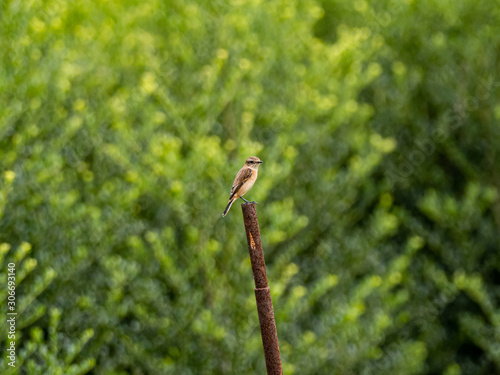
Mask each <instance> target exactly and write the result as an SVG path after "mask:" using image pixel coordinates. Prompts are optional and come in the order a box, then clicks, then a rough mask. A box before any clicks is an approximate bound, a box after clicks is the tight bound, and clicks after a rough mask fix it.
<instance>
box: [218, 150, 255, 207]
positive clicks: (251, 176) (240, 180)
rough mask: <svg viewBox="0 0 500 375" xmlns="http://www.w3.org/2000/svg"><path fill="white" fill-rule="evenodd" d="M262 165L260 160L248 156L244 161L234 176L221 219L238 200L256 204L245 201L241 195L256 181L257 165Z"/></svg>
mask: <svg viewBox="0 0 500 375" xmlns="http://www.w3.org/2000/svg"><path fill="white" fill-rule="evenodd" d="M262 163H263V162H262V160H260V159H259V158H258V157H257V156H250V157H249V158H248V159H247V160H246V161H245V165H243V167H242V168H241V169H240V171H239V172H238V174H237V175H236V178H235V179H234V182H233V186H232V188H231V194H230V195H229V202H228V204H227V207H226V209H225V210H224V213H223V214H222V216H223V217H224V216H226V215H227V213H228V212H229V209H230V208H231V205H232V204H233V203H234V201H235V200H236V199H238V198H241V199H243V200H244V201H245V202H246V203H256V204H258V203H257V202H249V201H247V200H246V199H245V198H243V195H244V194H245V193H246V192H248V190H250V189H251V188H252V186H253V184H254V183H255V180H257V174H258V170H259V165H261V164H262Z"/></svg>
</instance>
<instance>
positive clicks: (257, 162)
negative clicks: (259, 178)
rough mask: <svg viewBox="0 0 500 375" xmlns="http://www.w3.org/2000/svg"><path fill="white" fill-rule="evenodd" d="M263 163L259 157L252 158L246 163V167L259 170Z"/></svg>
mask: <svg viewBox="0 0 500 375" xmlns="http://www.w3.org/2000/svg"><path fill="white" fill-rule="evenodd" d="M261 163H262V160H260V159H259V158H258V157H257V156H250V157H249V158H248V159H247V160H246V161H245V165H247V166H248V167H250V168H252V169H257V168H259V165H260V164H261Z"/></svg>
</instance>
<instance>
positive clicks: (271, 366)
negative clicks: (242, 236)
mask: <svg viewBox="0 0 500 375" xmlns="http://www.w3.org/2000/svg"><path fill="white" fill-rule="evenodd" d="M241 209H242V211H243V221H244V222H245V231H246V233H247V242H248V252H249V253H250V261H251V262H252V271H253V278H254V281H255V299H256V300H257V312H258V314H259V323H260V333H261V335H262V345H263V346H264V357H265V359H266V368H267V374H268V375H282V374H283V370H282V369H281V358H280V347H279V345H278V332H277V331H276V322H275V321H274V311H273V301H272V300H271V290H270V289H269V285H268V284H267V275H266V263H265V261H264V251H263V250H262V243H261V241H260V230H259V222H258V221H257V211H256V210H255V204H254V203H244V204H242V205H241Z"/></svg>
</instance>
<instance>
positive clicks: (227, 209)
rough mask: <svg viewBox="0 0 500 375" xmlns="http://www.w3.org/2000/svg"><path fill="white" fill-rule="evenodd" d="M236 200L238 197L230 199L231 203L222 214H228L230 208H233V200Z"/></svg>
mask: <svg viewBox="0 0 500 375" xmlns="http://www.w3.org/2000/svg"><path fill="white" fill-rule="evenodd" d="M235 200H236V199H231V200H230V201H229V203H228V204H227V207H226V209H225V210H224V213H223V214H222V216H223V217H224V216H226V215H227V213H228V212H229V209H230V208H231V205H232V204H233V202H234V201H235Z"/></svg>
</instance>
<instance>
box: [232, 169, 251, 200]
mask: <svg viewBox="0 0 500 375" xmlns="http://www.w3.org/2000/svg"><path fill="white" fill-rule="evenodd" d="M252 173H253V172H252V170H251V169H250V168H241V169H240V171H239V172H238V174H237V175H236V178H235V179H234V182H233V187H232V188H231V195H230V196H229V199H231V198H233V197H234V195H235V194H236V193H237V192H238V190H240V188H241V187H242V186H243V184H244V183H245V182H247V181H248V179H249V178H250V177H251V176H252Z"/></svg>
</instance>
